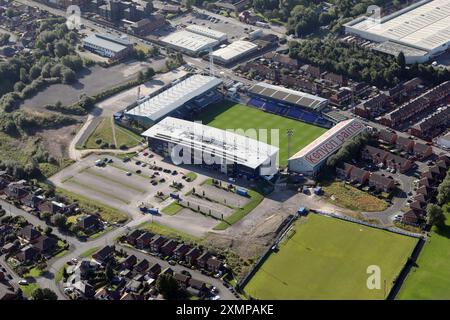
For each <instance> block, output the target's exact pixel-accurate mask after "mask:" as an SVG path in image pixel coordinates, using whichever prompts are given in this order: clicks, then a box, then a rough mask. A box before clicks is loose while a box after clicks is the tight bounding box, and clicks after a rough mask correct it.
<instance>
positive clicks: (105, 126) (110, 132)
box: [84, 118, 142, 149]
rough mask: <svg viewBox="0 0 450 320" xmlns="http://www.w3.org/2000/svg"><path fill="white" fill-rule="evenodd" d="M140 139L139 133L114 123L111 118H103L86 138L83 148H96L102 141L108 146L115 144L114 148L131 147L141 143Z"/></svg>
mask: <svg viewBox="0 0 450 320" xmlns="http://www.w3.org/2000/svg"><path fill="white" fill-rule="evenodd" d="M141 141H142V138H141V137H140V136H139V135H137V134H135V133H134V132H132V131H130V130H128V129H125V128H123V127H121V126H118V125H116V124H115V123H114V121H113V120H112V118H103V119H102V121H100V123H99V124H98V125H97V127H96V128H95V130H94V132H92V134H91V135H90V136H89V138H88V139H87V140H86V142H85V144H84V148H86V149H98V148H100V147H101V145H102V144H103V143H107V144H108V145H109V146H111V145H115V146H116V148H119V147H121V146H125V147H126V148H132V147H135V146H137V145H138V144H139V143H141ZM97 142H100V143H97Z"/></svg>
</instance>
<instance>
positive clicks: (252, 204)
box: [214, 190, 264, 230]
mask: <svg viewBox="0 0 450 320" xmlns="http://www.w3.org/2000/svg"><path fill="white" fill-rule="evenodd" d="M248 195H249V197H250V201H249V202H247V203H246V204H245V205H244V206H243V207H242V208H236V211H235V212H234V213H233V214H232V215H231V216H229V217H227V218H226V219H224V220H223V221H222V222H220V223H219V224H218V225H217V226H215V227H214V230H225V229H226V228H228V227H229V226H231V225H232V224H234V223H236V222H238V221H239V220H241V219H242V218H243V217H245V216H246V215H247V214H249V213H250V212H251V211H252V210H253V209H255V208H256V207H257V206H258V204H260V203H261V201H263V199H264V196H263V195H262V194H260V193H258V192H256V191H254V190H248Z"/></svg>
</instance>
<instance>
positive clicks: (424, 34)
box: [346, 0, 450, 51]
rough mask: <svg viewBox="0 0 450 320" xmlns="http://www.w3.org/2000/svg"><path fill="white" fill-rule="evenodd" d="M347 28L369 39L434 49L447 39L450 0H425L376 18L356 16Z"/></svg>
mask: <svg viewBox="0 0 450 320" xmlns="http://www.w3.org/2000/svg"><path fill="white" fill-rule="evenodd" d="M346 28H347V29H350V31H357V33H358V31H359V32H360V33H361V35H362V36H363V37H366V38H369V40H374V41H382V40H384V41H389V40H392V41H397V42H399V43H403V44H406V45H410V46H413V47H416V48H418V49H422V50H427V51H433V50H435V49H437V48H438V47H440V46H442V45H445V44H448V42H450V0H431V1H430V0H424V1H421V2H419V3H415V4H413V5H411V6H410V7H407V8H405V9H403V10H400V11H398V12H396V13H394V14H392V15H389V16H386V17H383V18H381V19H380V20H379V21H377V20H375V19H372V18H370V17H363V18H357V19H355V20H354V21H352V22H350V23H348V24H347V25H346ZM377 38H378V39H377Z"/></svg>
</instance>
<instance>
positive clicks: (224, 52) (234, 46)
mask: <svg viewBox="0 0 450 320" xmlns="http://www.w3.org/2000/svg"><path fill="white" fill-rule="evenodd" d="M257 48H258V46H257V45H256V44H254V43H251V42H250V41H244V40H238V41H234V42H233V43H231V44H229V45H228V46H226V47H225V48H221V49H218V50H216V51H214V52H213V53H212V54H211V55H212V56H213V57H214V58H218V59H220V60H222V61H224V62H230V61H233V60H235V59H237V58H239V57H241V56H244V55H246V54H248V53H250V52H252V51H254V50H256V49H257Z"/></svg>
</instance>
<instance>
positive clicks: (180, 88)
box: [127, 75, 222, 121]
mask: <svg viewBox="0 0 450 320" xmlns="http://www.w3.org/2000/svg"><path fill="white" fill-rule="evenodd" d="M221 83H222V80H221V79H218V78H215V77H210V76H203V75H193V76H191V77H189V78H187V79H185V80H183V81H181V82H179V83H177V84H176V85H174V86H173V87H170V88H169V89H167V90H165V91H163V92H161V93H160V94H158V95H156V96H154V97H152V98H150V99H148V100H146V101H144V102H142V103H140V104H139V105H137V106H136V107H135V108H133V109H131V110H129V111H127V114H129V115H136V116H142V117H148V118H150V119H151V120H152V121H157V120H158V119H160V118H161V117H163V116H165V115H166V114H168V113H170V112H172V111H174V110H176V109H178V108H179V107H181V106H182V105H183V104H185V103H186V102H188V101H190V100H191V99H193V98H195V97H197V96H199V95H201V94H203V93H205V92H207V91H208V90H211V89H213V88H215V87H216V86H218V85H219V84H221Z"/></svg>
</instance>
